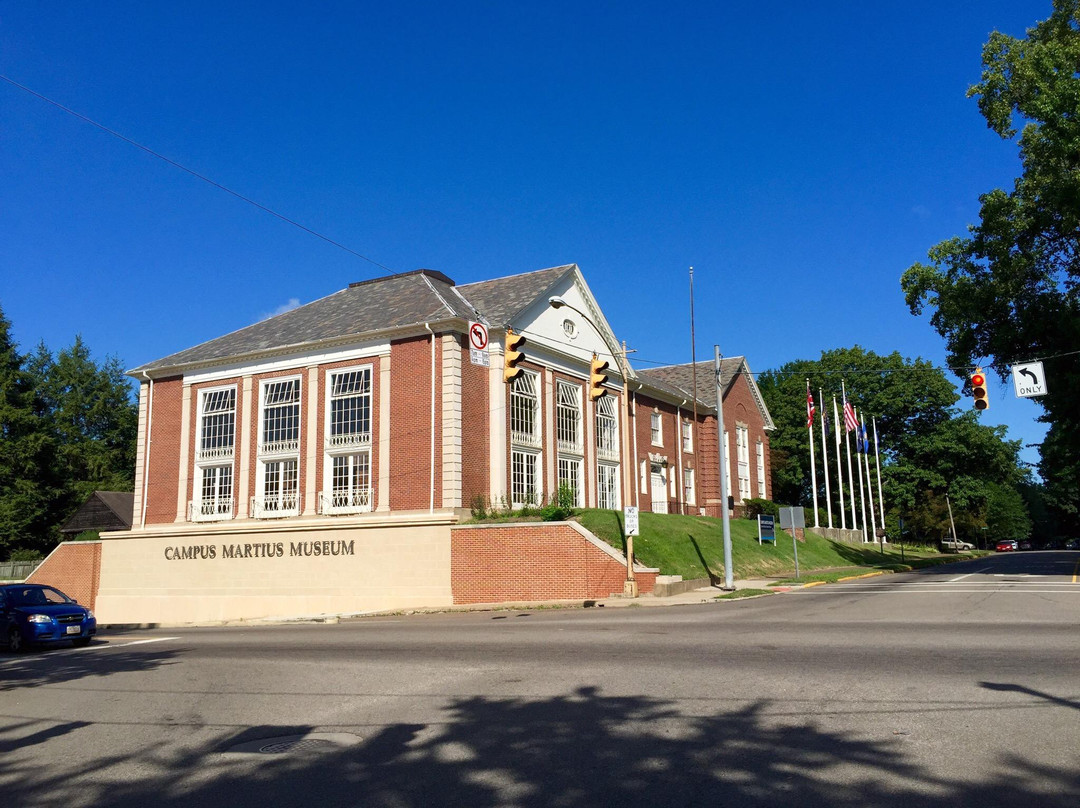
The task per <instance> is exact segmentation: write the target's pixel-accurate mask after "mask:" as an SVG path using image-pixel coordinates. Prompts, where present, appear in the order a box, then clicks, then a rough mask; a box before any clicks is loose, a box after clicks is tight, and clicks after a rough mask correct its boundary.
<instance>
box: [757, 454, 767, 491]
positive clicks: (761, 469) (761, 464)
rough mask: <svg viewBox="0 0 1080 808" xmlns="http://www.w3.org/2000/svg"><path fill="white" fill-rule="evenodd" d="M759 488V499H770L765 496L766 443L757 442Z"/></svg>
mask: <svg viewBox="0 0 1080 808" xmlns="http://www.w3.org/2000/svg"><path fill="white" fill-rule="evenodd" d="M757 490H758V498H759V499H768V497H766V496H765V444H764V442H762V441H760V440H759V441H758V442H757Z"/></svg>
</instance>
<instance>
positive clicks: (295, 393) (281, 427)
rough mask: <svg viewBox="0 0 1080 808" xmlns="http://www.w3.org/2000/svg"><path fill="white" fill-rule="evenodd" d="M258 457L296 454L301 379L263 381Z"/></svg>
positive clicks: (298, 434)
mask: <svg viewBox="0 0 1080 808" xmlns="http://www.w3.org/2000/svg"><path fill="white" fill-rule="evenodd" d="M262 402H263V403H262V418H261V421H262V435H261V440H260V441H259V452H260V453H261V454H276V453H279V452H295V451H298V450H299V448H300V379H299V378H295V379H281V380H274V381H269V382H264V383H263V386H262Z"/></svg>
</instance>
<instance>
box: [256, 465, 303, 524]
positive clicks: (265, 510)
mask: <svg viewBox="0 0 1080 808" xmlns="http://www.w3.org/2000/svg"><path fill="white" fill-rule="evenodd" d="M262 470H263V473H262V478H261V479H260V483H261V485H260V488H261V489H262V492H261V496H259V497H258V498H257V502H256V503H255V505H256V507H255V509H254V512H253V514H252V515H253V516H255V517H256V518H258V517H267V516H295V515H296V514H297V513H299V512H300V474H299V470H300V462H299V461H298V460H296V459H292V460H269V461H264V462H263V463H262Z"/></svg>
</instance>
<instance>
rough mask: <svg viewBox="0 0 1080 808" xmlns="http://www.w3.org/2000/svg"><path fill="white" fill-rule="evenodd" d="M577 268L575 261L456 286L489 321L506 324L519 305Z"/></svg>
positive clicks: (517, 310) (528, 301)
mask: <svg viewBox="0 0 1080 808" xmlns="http://www.w3.org/2000/svg"><path fill="white" fill-rule="evenodd" d="M576 268H577V264H564V265H563V266H559V267H551V268H549V269H538V270H536V271H535V272H526V273H524V274H522V275H508V276H507V277H505V278H496V279H495V280H490V281H480V282H479V283H467V284H465V285H464V286H459V287H457V288H458V291H459V292H461V294H462V295H464V296H465V298H467V299H468V300H469V302H471V303H472V304H473V305H474V306H475V307H476V308H477V310H479V311H480V312H481V313H482V314H483V315H484V318H485V319H486V320H487V321H488V323H489V324H490V325H493V326H504V325H509V324H510V323H511V322H512V321H513V319H514V317H515V315H517V314H518V313H519V312H521V310H522V309H524V308H525V307H527V306H528V305H529V304H530V303H532V302H533V301H534V300H536V298H538V297H539V296H540V295H542V294H543V293H544V292H546V291H547V290H548V289H550V288H551V287H552V286H553V285H554V284H555V283H556V282H557V281H558V280H559V279H560V278H562V277H563V276H564V275H566V274H567V273H568V272H572V271H573V270H575V269H576Z"/></svg>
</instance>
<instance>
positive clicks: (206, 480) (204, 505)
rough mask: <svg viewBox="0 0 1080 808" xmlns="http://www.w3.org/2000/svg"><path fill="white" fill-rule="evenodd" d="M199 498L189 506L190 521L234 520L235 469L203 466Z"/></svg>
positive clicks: (226, 466) (229, 466) (225, 466)
mask: <svg viewBox="0 0 1080 808" xmlns="http://www.w3.org/2000/svg"><path fill="white" fill-rule="evenodd" d="M199 478H200V479H199V483H198V487H197V489H196V491H197V492H198V498H197V499H195V500H194V501H193V502H191V504H190V505H189V506H188V520H189V521H192V522H214V521H220V520H223V519H232V518H233V467H232V464H231V463H230V464H228V465H222V466H203V467H201V468H200V469H199Z"/></svg>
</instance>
